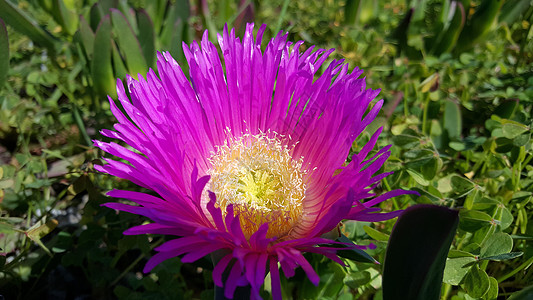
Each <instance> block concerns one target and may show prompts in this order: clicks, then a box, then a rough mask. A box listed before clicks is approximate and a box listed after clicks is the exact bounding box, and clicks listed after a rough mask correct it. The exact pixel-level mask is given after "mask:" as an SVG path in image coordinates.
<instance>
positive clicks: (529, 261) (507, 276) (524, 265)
mask: <svg viewBox="0 0 533 300" xmlns="http://www.w3.org/2000/svg"><path fill="white" fill-rule="evenodd" d="M531 264H533V256H532V257H530V258H529V259H528V260H527V261H525V262H524V263H523V264H521V265H520V266H519V267H518V268H516V269H514V270H512V271H511V272H509V273H507V274H505V275H503V276H502V277H500V278H498V283H500V282H502V281H504V280H506V279H507V278H509V277H511V276H513V275H515V274H516V273H518V272H520V271H522V269H524V268H526V267H528V266H529V265H531Z"/></svg>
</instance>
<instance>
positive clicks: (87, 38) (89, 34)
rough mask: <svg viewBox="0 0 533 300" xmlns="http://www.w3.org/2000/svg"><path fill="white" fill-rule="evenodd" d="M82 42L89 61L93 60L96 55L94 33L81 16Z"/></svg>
mask: <svg viewBox="0 0 533 300" xmlns="http://www.w3.org/2000/svg"><path fill="white" fill-rule="evenodd" d="M80 42H81V44H82V46H83V50H84V51H85V54H86V55H87V59H88V60H92V58H93V53H94V32H93V30H92V29H91V26H89V23H87V21H86V20H85V18H84V17H83V16H80Z"/></svg>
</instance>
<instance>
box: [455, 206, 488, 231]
mask: <svg viewBox="0 0 533 300" xmlns="http://www.w3.org/2000/svg"><path fill="white" fill-rule="evenodd" d="M459 218H460V219H461V223H460V224H459V228H461V229H463V230H465V231H469V232H473V231H476V230H478V229H480V228H482V227H486V226H487V225H488V224H490V223H491V221H492V217H491V216H489V215H488V214H486V213H484V212H481V211H477V210H462V211H461V212H460V213H459Z"/></svg>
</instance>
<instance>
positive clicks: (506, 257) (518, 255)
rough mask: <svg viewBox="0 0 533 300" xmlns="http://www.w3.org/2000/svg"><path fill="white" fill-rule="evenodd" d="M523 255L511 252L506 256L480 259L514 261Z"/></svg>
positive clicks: (500, 255) (505, 254)
mask: <svg viewBox="0 0 533 300" xmlns="http://www.w3.org/2000/svg"><path fill="white" fill-rule="evenodd" d="M523 254H524V252H509V253H504V254H499V255H494V256H486V257H483V258H480V260H497V261H500V260H508V259H514V258H517V257H520V256H522V255H523Z"/></svg>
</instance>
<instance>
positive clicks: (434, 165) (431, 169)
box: [420, 156, 442, 180]
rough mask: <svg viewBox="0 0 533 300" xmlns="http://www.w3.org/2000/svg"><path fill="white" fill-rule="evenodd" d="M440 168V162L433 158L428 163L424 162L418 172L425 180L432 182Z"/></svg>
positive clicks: (437, 158) (438, 159) (436, 157)
mask: <svg viewBox="0 0 533 300" xmlns="http://www.w3.org/2000/svg"><path fill="white" fill-rule="evenodd" d="M441 167H442V160H441V159H440V158H439V157H438V156H435V157H433V158H432V159H430V160H429V161H428V162H426V163H425V164H424V165H422V167H421V168H420V172H421V173H422V175H423V176H424V178H425V179H426V180H432V179H433V178H435V176H437V174H438V172H439V171H440V168H441Z"/></svg>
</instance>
